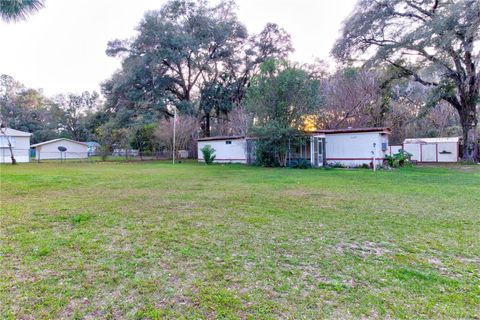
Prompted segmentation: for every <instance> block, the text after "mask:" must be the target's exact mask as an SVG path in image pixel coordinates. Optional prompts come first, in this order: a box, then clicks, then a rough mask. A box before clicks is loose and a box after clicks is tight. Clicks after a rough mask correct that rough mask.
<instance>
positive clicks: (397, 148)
mask: <svg viewBox="0 0 480 320" xmlns="http://www.w3.org/2000/svg"><path fill="white" fill-rule="evenodd" d="M401 149H402V146H389V147H388V154H389V155H394V154H396V153H398V152H399V151H400V150H401Z"/></svg>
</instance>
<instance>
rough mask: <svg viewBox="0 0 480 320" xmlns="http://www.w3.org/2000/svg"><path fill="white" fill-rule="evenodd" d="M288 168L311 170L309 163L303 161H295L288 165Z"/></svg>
mask: <svg viewBox="0 0 480 320" xmlns="http://www.w3.org/2000/svg"><path fill="white" fill-rule="evenodd" d="M290 168H293V169H308V168H311V164H310V161H307V160H305V159H297V160H294V161H292V162H291V163H290Z"/></svg>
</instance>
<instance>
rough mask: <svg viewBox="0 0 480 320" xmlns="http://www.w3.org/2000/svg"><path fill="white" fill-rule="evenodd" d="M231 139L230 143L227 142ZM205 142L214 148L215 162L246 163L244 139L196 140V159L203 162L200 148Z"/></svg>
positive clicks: (245, 143)
mask: <svg viewBox="0 0 480 320" xmlns="http://www.w3.org/2000/svg"><path fill="white" fill-rule="evenodd" d="M227 141H231V142H232V143H231V144H227ZM207 144H209V145H211V146H212V148H214V149H215V156H216V157H215V162H216V163H247V141H246V139H234V140H211V141H198V161H199V162H203V161H204V160H203V154H202V151H201V149H202V148H203V147H204V146H206V145H207Z"/></svg>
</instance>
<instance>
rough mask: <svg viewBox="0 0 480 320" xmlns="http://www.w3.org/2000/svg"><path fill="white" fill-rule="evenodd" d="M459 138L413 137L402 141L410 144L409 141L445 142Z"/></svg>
mask: <svg viewBox="0 0 480 320" xmlns="http://www.w3.org/2000/svg"><path fill="white" fill-rule="evenodd" d="M459 140H460V138H459V137H438V138H413V139H405V140H404V141H403V143H405V144H410V143H420V144H422V143H445V142H453V143H457V142H458V141H459Z"/></svg>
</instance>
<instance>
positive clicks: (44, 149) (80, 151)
mask: <svg viewBox="0 0 480 320" xmlns="http://www.w3.org/2000/svg"><path fill="white" fill-rule="evenodd" d="M59 146H63V147H65V148H67V151H66V152H65V155H64V156H65V158H66V159H84V158H88V146H87V145H84V144H80V143H75V142H71V141H68V140H62V141H55V142H52V143H48V144H44V145H41V146H38V147H36V148H35V149H36V156H37V159H40V160H47V159H60V151H58V147H59Z"/></svg>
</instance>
